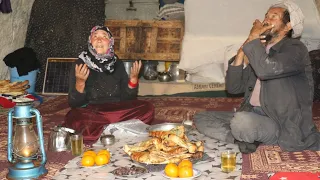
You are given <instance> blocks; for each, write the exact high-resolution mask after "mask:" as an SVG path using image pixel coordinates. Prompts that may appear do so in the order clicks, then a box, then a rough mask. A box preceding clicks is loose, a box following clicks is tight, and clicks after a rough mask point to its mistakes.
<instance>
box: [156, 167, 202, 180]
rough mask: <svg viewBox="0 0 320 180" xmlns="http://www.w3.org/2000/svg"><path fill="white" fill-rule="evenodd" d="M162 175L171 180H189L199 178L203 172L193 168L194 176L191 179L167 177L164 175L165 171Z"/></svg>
mask: <svg viewBox="0 0 320 180" xmlns="http://www.w3.org/2000/svg"><path fill="white" fill-rule="evenodd" d="M161 174H162V176H163V177H166V178H169V179H172V180H188V179H193V178H197V177H199V176H201V171H200V170H198V169H195V168H193V176H192V177H189V178H172V177H169V176H167V175H166V174H165V173H164V171H161Z"/></svg>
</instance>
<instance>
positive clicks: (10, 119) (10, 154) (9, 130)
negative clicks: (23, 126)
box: [8, 108, 14, 163]
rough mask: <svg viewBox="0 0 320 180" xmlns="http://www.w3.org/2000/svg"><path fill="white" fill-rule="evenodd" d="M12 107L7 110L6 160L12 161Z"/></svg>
mask: <svg viewBox="0 0 320 180" xmlns="http://www.w3.org/2000/svg"><path fill="white" fill-rule="evenodd" d="M13 111H14V108H12V109H10V110H9V112H8V161H9V162H11V163H12V162H13V159H12V126H13V121H12V114H13Z"/></svg>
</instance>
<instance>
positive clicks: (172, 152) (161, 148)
mask: <svg viewBox="0 0 320 180" xmlns="http://www.w3.org/2000/svg"><path fill="white" fill-rule="evenodd" d="M149 136H150V137H151V138H150V139H148V140H145V141H142V142H139V143H136V144H133V145H125V146H124V147H123V150H124V152H125V153H126V154H127V155H128V156H130V158H131V159H132V160H133V161H136V162H139V163H143V164H147V165H150V164H152V165H154V164H168V163H178V162H180V161H181V160H183V159H202V156H203V153H204V143H203V142H202V141H197V142H191V141H189V139H188V137H187V136H186V134H185V128H184V126H182V125H180V126H177V127H175V128H173V129H170V130H153V131H149Z"/></svg>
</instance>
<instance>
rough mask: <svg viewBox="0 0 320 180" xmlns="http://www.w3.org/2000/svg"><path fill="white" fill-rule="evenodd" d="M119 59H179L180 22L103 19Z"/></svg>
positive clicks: (181, 34)
mask: <svg viewBox="0 0 320 180" xmlns="http://www.w3.org/2000/svg"><path fill="white" fill-rule="evenodd" d="M105 26H107V27H109V29H110V31H111V32H112V34H113V36H114V39H115V47H114V48H115V52H116V54H117V55H118V56H119V58H120V59H129V60H138V59H142V60H160V61H179V60H180V50H181V42H182V38H183V35H184V24H183V22H182V21H178V20H177V21H155V20H106V21H105Z"/></svg>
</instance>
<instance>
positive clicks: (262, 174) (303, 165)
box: [241, 102, 320, 180]
mask: <svg viewBox="0 0 320 180" xmlns="http://www.w3.org/2000/svg"><path fill="white" fill-rule="evenodd" d="M313 120H314V121H315V123H316V125H317V127H318V129H319V130H320V102H317V103H314V107H313ZM242 159H243V162H242V175H241V179H242V180H247V179H256V180H268V174H270V173H275V172H320V151H302V152H283V151H281V149H280V147H279V146H260V147H259V148H258V150H257V151H256V152H255V153H252V154H249V155H246V154H243V155H242Z"/></svg>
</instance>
